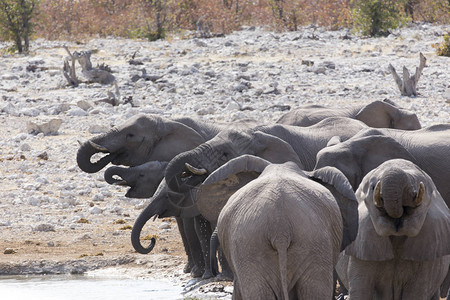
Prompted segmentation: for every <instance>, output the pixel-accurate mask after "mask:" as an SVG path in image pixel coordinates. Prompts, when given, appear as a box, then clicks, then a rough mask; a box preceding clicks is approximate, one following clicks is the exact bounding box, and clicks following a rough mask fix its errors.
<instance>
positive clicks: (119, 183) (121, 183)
mask: <svg viewBox="0 0 450 300" xmlns="http://www.w3.org/2000/svg"><path fill="white" fill-rule="evenodd" d="M113 185H127V182H126V181H125V180H120V181H115V182H114V183H113Z"/></svg>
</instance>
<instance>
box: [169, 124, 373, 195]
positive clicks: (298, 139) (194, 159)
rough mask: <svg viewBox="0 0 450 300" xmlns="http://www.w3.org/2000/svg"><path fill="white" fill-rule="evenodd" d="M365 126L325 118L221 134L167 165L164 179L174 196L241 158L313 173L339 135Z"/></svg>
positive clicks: (344, 136)
mask: <svg viewBox="0 0 450 300" xmlns="http://www.w3.org/2000/svg"><path fill="white" fill-rule="evenodd" d="M364 128H367V126H366V125H365V124H364V123H362V122H360V121H358V120H354V119H349V118H328V119H325V120H323V121H321V122H319V123H318V124H316V125H313V126H310V127H295V126H287V125H279V124H277V125H270V126H259V127H255V128H254V129H252V130H246V131H235V130H223V131H221V132H220V133H219V134H218V135H216V136H215V137H214V138H213V139H211V140H209V141H207V142H206V143H204V144H202V145H200V146H198V147H197V148H195V149H193V150H191V151H187V152H184V153H181V154H179V155H177V156H176V157H175V158H174V159H172V160H171V161H170V162H169V165H168V166H167V169H166V173H165V178H166V181H167V184H168V185H169V188H170V189H171V190H174V191H176V192H180V191H182V190H188V189H189V188H190V187H192V186H196V185H197V184H199V183H200V182H202V181H203V180H204V179H206V177H207V175H208V174H210V173H211V172H213V171H214V170H215V169H217V168H218V167H220V166H221V165H223V164H224V163H226V162H227V161H228V160H230V159H232V158H235V157H237V156H240V155H243V154H251V155H255V156H259V157H262V158H264V159H266V160H268V161H270V162H273V163H282V162H286V161H294V162H296V163H297V164H298V165H299V166H300V167H301V168H303V169H305V170H312V169H313V168H314V165H315V161H316V154H317V152H318V151H319V150H320V149H322V148H324V147H325V146H326V145H327V142H328V140H329V139H330V138H331V137H332V136H335V135H339V136H340V137H341V139H342V140H346V139H348V138H350V137H352V136H353V135H355V134H356V133H357V132H359V131H360V130H362V129H364Z"/></svg>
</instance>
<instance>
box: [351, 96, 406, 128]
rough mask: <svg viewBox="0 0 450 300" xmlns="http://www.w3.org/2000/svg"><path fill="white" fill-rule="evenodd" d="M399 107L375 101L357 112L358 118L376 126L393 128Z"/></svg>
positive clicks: (371, 125)
mask: <svg viewBox="0 0 450 300" xmlns="http://www.w3.org/2000/svg"><path fill="white" fill-rule="evenodd" d="M397 112H398V108H397V107H395V106H393V105H391V104H389V103H387V102H383V101H374V102H372V103H370V104H368V105H366V106H364V107H363V108H362V109H361V110H360V111H359V112H358V113H357V114H356V116H355V117H356V119H357V120H360V121H362V122H364V123H366V124H367V125H368V126H370V127H375V128H392V125H393V124H394V118H395V115H396V113H397Z"/></svg>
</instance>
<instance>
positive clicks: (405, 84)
mask: <svg viewBox="0 0 450 300" xmlns="http://www.w3.org/2000/svg"><path fill="white" fill-rule="evenodd" d="M426 62H427V59H426V58H425V56H424V55H423V54H422V53H420V63H419V67H416V73H415V74H414V75H412V76H411V75H410V73H409V71H408V69H407V68H406V67H405V66H404V67H403V74H402V75H403V76H402V78H400V76H399V75H398V74H397V72H396V71H395V68H394V67H393V66H392V64H389V71H390V72H391V74H392V76H393V77H394V80H395V83H396V84H397V86H398V88H399V90H400V92H401V93H402V95H403V96H417V88H416V86H417V83H418V82H419V78H420V75H421V74H422V70H423V68H425V64H426Z"/></svg>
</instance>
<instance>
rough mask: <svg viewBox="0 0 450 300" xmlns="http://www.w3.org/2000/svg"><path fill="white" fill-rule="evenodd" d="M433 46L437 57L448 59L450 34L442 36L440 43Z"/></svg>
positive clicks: (449, 55) (449, 54)
mask: <svg viewBox="0 0 450 300" xmlns="http://www.w3.org/2000/svg"><path fill="white" fill-rule="evenodd" d="M433 46H434V47H435V48H436V54H437V55H439V56H447V57H450V32H448V33H447V34H446V35H444V40H443V41H442V43H439V44H437V45H433Z"/></svg>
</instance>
